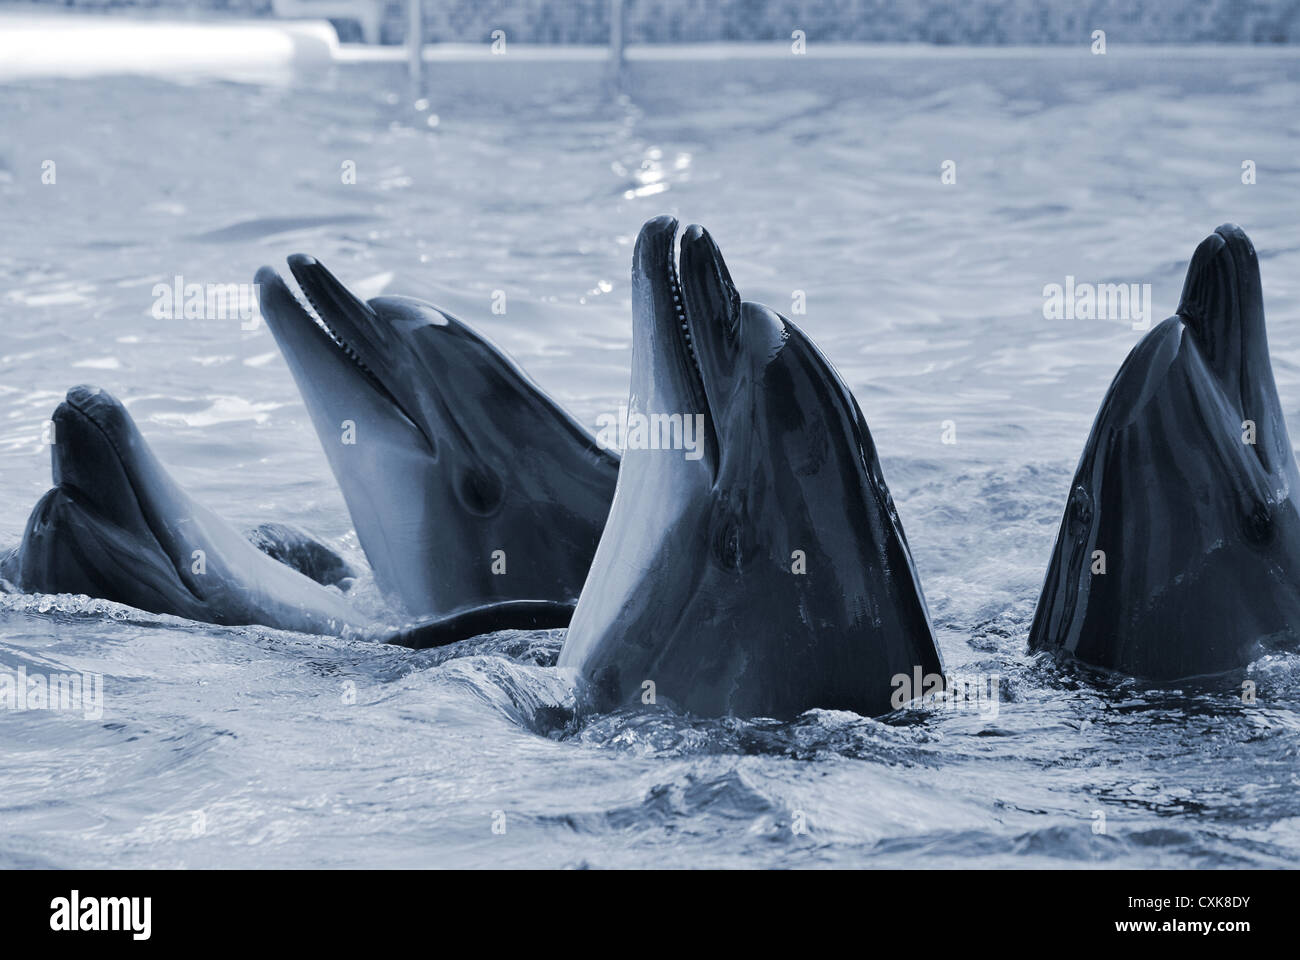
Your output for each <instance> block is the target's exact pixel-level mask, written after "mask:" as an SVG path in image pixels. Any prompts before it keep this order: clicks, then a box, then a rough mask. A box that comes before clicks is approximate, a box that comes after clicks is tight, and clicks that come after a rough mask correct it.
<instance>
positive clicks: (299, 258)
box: [257, 253, 433, 449]
mask: <svg viewBox="0 0 1300 960" xmlns="http://www.w3.org/2000/svg"><path fill="white" fill-rule="evenodd" d="M289 270H290V272H291V273H292V274H293V277H294V280H296V281H297V284H298V289H299V290H301V291H302V296H303V298H304V299H305V300H306V302H305V303H304V302H303V299H299V297H298V296H297V295H296V294H295V293H294V292H293V290H292V289H291V288H290V287H289V285H288V284H287V283H286V282H285V280H284V278H283V277H281V276H280V274H279V273H277V272H276V271H275V270H273V269H271V268H270V267H263V268H262V269H261V270H259V271H258V276H257V280H258V282H259V283H261V284H263V285H267V286H271V287H273V288H274V290H275V292H276V293H277V294H278V295H279V296H280V297H281V298H282V300H283V301H284V305H285V306H289V305H290V304H291V305H292V307H291V309H292V308H296V309H297V311H298V312H299V313H300V314H301V318H302V319H304V320H306V321H308V322H310V323H312V324H314V325H315V326H316V327H317V328H318V329H320V331H321V332H322V333H324V334H325V336H326V337H327V338H328V340H329V342H330V343H331V344H333V345H334V347H335V348H336V349H337V350H338V352H339V353H340V354H341V355H342V356H343V357H345V358H346V359H347V361H348V363H349V365H350V366H351V367H352V368H353V369H354V370H356V371H357V373H358V374H359V375H360V376H361V377H362V379H364V380H365V381H366V383H367V384H369V385H370V387H371V389H373V390H374V391H375V393H377V394H379V395H380V396H381V397H383V398H384V399H385V400H387V401H388V403H389V404H391V405H392V407H393V409H394V410H396V411H397V412H398V413H400V414H401V415H402V416H403V417H405V418H406V419H407V420H408V421H410V423H411V425H412V426H413V427H414V428H415V429H416V430H417V431H419V433H420V434H421V436H423V437H424V438H425V440H426V442H428V443H429V447H430V449H433V443H432V441H431V440H430V439H429V437H428V435H427V434H426V433H425V432H424V429H423V428H422V427H421V426H420V422H419V421H418V420H416V419H415V417H413V416H412V415H411V413H410V411H409V410H407V409H406V408H405V407H404V406H403V405H402V403H401V401H400V400H398V399H397V397H396V396H395V395H394V393H393V392H392V391H391V390H390V389H389V388H388V387H387V386H386V385H385V383H384V381H383V379H382V378H381V377H380V376H379V374H378V373H377V372H376V371H375V370H374V369H373V368H372V367H371V366H370V365H369V364H367V363H366V361H365V359H363V357H362V353H361V351H360V350H359V349H358V347H357V346H356V345H354V344H353V343H352V342H350V341H349V339H348V337H347V336H346V335H345V334H344V333H343V332H342V330H341V329H340V328H341V327H343V326H345V325H347V326H351V327H353V328H356V329H359V330H366V329H369V330H374V331H376V332H377V328H378V326H379V324H381V323H382V322H383V321H382V320H380V318H379V315H378V314H376V313H375V311H374V309H373V308H371V307H370V305H369V304H367V303H365V302H364V301H362V300H360V299H359V298H357V297H356V296H354V295H353V294H352V293H351V292H350V291H348V290H347V288H346V287H344V286H343V284H341V283H340V282H339V281H338V280H337V279H335V277H334V276H333V274H331V273H330V272H329V271H328V270H326V269H325V267H324V266H323V265H321V264H320V263H318V262H317V261H316V260H315V259H314V258H312V257H309V256H306V255H305V254H297V253H296V254H294V255H293V256H291V257H289ZM272 302H274V301H272ZM271 309H272V310H274V307H272V308H271ZM344 311H347V312H348V313H349V314H350V316H349V317H348V318H347V320H346V323H345V322H344V321H343V319H342V317H341V314H342V313H343V312H344Z"/></svg>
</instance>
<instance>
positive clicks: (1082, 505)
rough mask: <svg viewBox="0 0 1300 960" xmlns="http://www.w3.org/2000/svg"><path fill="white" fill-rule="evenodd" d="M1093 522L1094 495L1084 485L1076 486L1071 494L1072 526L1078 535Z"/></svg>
mask: <svg viewBox="0 0 1300 960" xmlns="http://www.w3.org/2000/svg"><path fill="white" fill-rule="evenodd" d="M1091 523H1092V497H1091V496H1089V495H1088V491H1087V490H1085V489H1084V488H1083V485H1082V484H1080V485H1079V486H1077V487H1075V488H1074V492H1073V493H1071V494H1070V527H1071V532H1072V533H1073V534H1075V535H1076V536H1077V535H1078V534H1080V533H1082V532H1083V530H1084V529H1085V528H1087V527H1088V526H1089V525H1090V524H1091Z"/></svg>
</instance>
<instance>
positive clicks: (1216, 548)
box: [1029, 223, 1300, 681]
mask: <svg viewBox="0 0 1300 960" xmlns="http://www.w3.org/2000/svg"><path fill="white" fill-rule="evenodd" d="M1298 494H1300V474H1297V471H1296V461H1295V456H1294V454H1293V453H1292V449H1291V440H1290V438H1289V437H1288V436H1287V429H1286V421H1285V418H1284V417H1283V415H1282V408H1281V404H1280V403H1279V402H1278V396H1277V387H1276V385H1275V384H1274V382H1273V369H1272V366H1271V364H1270V363H1269V353H1268V339H1267V337H1266V335H1265V332H1264V299H1263V288H1262V286H1261V283H1260V276H1259V258H1258V257H1257V256H1256V254H1255V248H1254V246H1253V245H1252V244H1251V242H1250V238H1249V237H1247V236H1246V234H1245V232H1244V231H1243V230H1242V229H1241V228H1240V227H1239V226H1237V225H1236V224H1231V223H1228V224H1224V225H1223V226H1220V227H1219V228H1217V229H1216V230H1215V231H1214V233H1212V234H1210V236H1208V237H1207V238H1206V239H1205V240H1203V241H1202V242H1201V244H1200V246H1198V247H1197V248H1196V252H1195V253H1194V254H1193V255H1192V259H1191V263H1190V265H1189V266H1188V268H1187V279H1186V281H1185V283H1184V285H1183V293H1182V298H1181V300H1180V302H1179V304H1178V310H1177V313H1176V314H1175V315H1174V316H1172V317H1170V318H1169V319H1167V320H1165V321H1163V322H1162V323H1160V324H1159V325H1158V326H1156V327H1155V328H1154V329H1153V330H1152V331H1151V332H1150V333H1148V334H1147V335H1146V336H1145V337H1143V338H1142V340H1141V341H1139V342H1138V344H1137V345H1136V346H1135V347H1134V348H1133V350H1132V352H1130V353H1129V355H1128V358H1127V359H1126V360H1125V361H1124V363H1123V365H1122V366H1121V367H1120V369H1119V372H1118V373H1117V374H1116V375H1115V379H1114V381H1113V382H1112V383H1111V385H1110V389H1109V390H1107V392H1106V396H1105V399H1103V400H1102V402H1101V409H1100V410H1099V411H1098V413H1097V418H1096V420H1095V421H1094V423H1093V425H1092V432H1091V433H1090V434H1089V436H1088V441H1087V443H1086V444H1085V445H1084V448H1083V455H1082V457H1080V459H1079V466H1078V469H1077V470H1076V472H1075V475H1074V480H1073V482H1072V483H1071V485H1070V494H1069V497H1068V499H1067V502H1066V506H1065V514H1064V517H1063V518H1062V520H1061V527H1060V531H1059V533H1058V534H1057V538H1056V545H1055V548H1054V549H1053V551H1052V560H1051V564H1050V566H1049V567H1048V570H1047V576H1046V578H1045V579H1044V582H1043V590H1042V594H1041V595H1040V597H1039V600H1038V607H1037V609H1036V610H1035V613H1034V621H1033V625H1032V627H1031V629H1030V633H1029V644H1030V647H1031V649H1035V650H1048V651H1052V652H1054V653H1056V654H1060V655H1067V656H1073V657H1075V658H1077V659H1078V660H1080V661H1083V662H1085V663H1088V664H1092V665H1094V666H1098V667H1103V668H1106V669H1109V670H1114V671H1117V672H1121V673H1126V674H1130V675H1133V676H1137V677H1141V678H1144V679H1148V680H1154V681H1171V680H1179V679H1184V678H1189V677H1195V676H1203V675H1210V674H1216V673H1223V672H1225V671H1229V670H1233V669H1237V668H1241V667H1244V666H1245V665H1246V664H1248V663H1250V662H1251V661H1252V660H1254V659H1256V658H1257V657H1259V656H1260V655H1261V654H1262V653H1264V652H1266V651H1267V650H1270V649H1274V648H1277V647H1282V646H1291V645H1294V643H1295V640H1296V635H1297V630H1298V629H1300V501H1298V500H1297V496H1298Z"/></svg>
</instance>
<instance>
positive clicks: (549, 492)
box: [256, 255, 618, 636]
mask: <svg viewBox="0 0 1300 960" xmlns="http://www.w3.org/2000/svg"><path fill="white" fill-rule="evenodd" d="M289 266H290V269H291V270H292V271H293V274H294V277H295V279H296V280H297V281H298V285H299V286H300V287H301V289H302V291H303V293H304V294H305V295H306V296H307V298H308V300H309V301H310V303H311V306H312V308H313V309H314V310H315V311H316V314H317V315H318V316H319V317H320V319H321V320H322V321H323V322H324V324H325V325H326V327H328V331H329V332H328V333H327V332H326V331H325V330H324V329H322V328H321V326H320V325H319V324H318V323H316V321H315V320H314V319H313V318H312V316H311V315H310V314H309V313H308V312H307V311H306V310H305V309H304V308H303V306H302V305H301V304H300V303H299V302H298V301H297V299H296V298H295V297H294V296H293V294H292V293H291V292H290V291H289V289H288V287H287V286H286V285H285V283H284V281H283V280H282V279H281V278H280V277H279V275H278V274H276V272H275V271H274V270H272V269H271V268H270V267H263V268H262V269H261V270H260V271H258V274H257V277H256V282H257V283H258V284H259V292H260V297H261V306H262V314H263V316H264V317H265V318H266V320H267V322H268V323H269V325H270V327H271V331H272V333H273V334H274V335H275V338H276V342H277V343H278V344H279V346H280V349H281V352H282V353H283V354H284V356H285V359H286V360H287V362H288V364H289V369H290V370H291V371H292V372H293V376H294V379H295V380H296V381H297V384H298V387H299V390H300V391H301V392H302V395H303V399H304V401H305V402H306V405H307V409H308V411H309V413H310V414H311V418H312V423H313V425H314V426H315V427H316V432H317V435H318V437H319V438H320V441H321V445H322V447H323V448H324V450H325V454H326V456H327V457H328V459H329V462H330V466H331V468H332V470H333V472H334V476H335V478H336V479H337V480H338V483H339V486H340V488H341V489H342V492H343V496H344V499H345V500H346V502H347V505H348V510H349V512H350V513H351V516H352V521H353V524H354V526H355V527H356V531H357V537H358V539H359V540H360V542H361V546H362V549H363V550H365V553H366V557H367V558H368V559H369V561H370V564H371V566H372V567H373V569H374V571H375V579H376V581H377V582H378V584H379V585H380V587H381V588H382V589H383V590H384V591H385V592H386V593H388V594H389V595H390V596H393V597H396V598H398V599H399V600H400V601H401V602H402V604H403V605H404V606H405V607H406V609H407V611H408V612H409V613H410V614H411V615H413V616H416V617H422V618H423V617H433V618H444V617H446V616H448V615H457V614H462V613H465V614H467V613H471V612H473V611H475V610H477V609H479V608H481V607H484V606H486V605H489V604H497V603H506V604H511V603H514V602H521V603H522V604H523V605H522V606H507V607H505V608H503V609H505V610H513V611H518V612H519V614H520V618H521V619H520V621H519V622H520V623H523V622H525V621H526V622H529V623H537V622H539V621H538V620H536V619H535V617H534V615H536V614H538V612H539V611H542V612H543V613H545V612H546V611H547V605H548V604H549V605H551V610H550V612H549V613H545V615H544V616H542V617H541V619H542V620H545V621H546V622H545V624H544V625H546V626H557V625H563V623H567V621H568V617H569V615H570V614H571V613H572V610H573V606H574V604H575V603H576V602H577V597H578V593H579V592H580V590H581V589H582V583H583V581H584V580H585V578H586V576H587V569H588V567H589V566H590V564H591V558H592V555H593V554H594V553H595V550H596V544H597V542H598V541H599V539H600V531H601V529H602V527H603V526H604V523H605V517H606V515H607V513H608V511H609V503H610V500H611V499H612V498H613V494H614V485H615V482H616V480H617V476H618V457H617V456H616V455H614V454H613V453H611V452H609V451H607V450H603V449H601V447H600V446H598V445H597V444H596V442H595V440H594V439H593V438H592V437H591V436H590V435H589V434H588V433H587V432H586V431H585V430H584V429H583V428H582V427H581V426H580V425H579V424H578V423H577V422H576V421H574V419H573V418H572V417H571V416H570V415H569V414H568V413H566V412H565V411H564V410H563V409H562V408H561V407H560V406H559V405H558V404H556V403H555V402H554V401H553V400H551V399H550V397H548V396H547V395H546V394H545V393H544V392H542V390H541V389H540V388H539V387H538V386H537V385H536V384H534V383H533V382H532V381H531V380H530V379H529V378H528V377H527V376H526V375H525V374H524V373H523V371H522V370H520V369H519V367H518V366H516V365H515V364H514V363H513V362H512V361H511V360H510V359H508V358H507V357H506V356H505V355H504V354H502V353H501V351H500V350H498V349H497V348H496V347H494V346H493V345H492V344H490V343H489V342H488V341H486V340H485V339H484V338H483V337H481V336H479V335H478V334H477V333H475V332H474V331H473V330H471V329H470V328H469V327H468V326H466V325H465V324H463V323H461V322H460V321H459V320H457V319H456V318H455V317H453V316H451V315H450V314H448V313H445V312H443V311H441V310H439V309H438V308H437V307H434V306H432V305H431V304H428V303H424V302H422V301H419V300H413V299H409V298H405V297H377V298H375V299H372V300H370V301H369V302H363V301H362V300H360V299H358V298H357V297H355V296H354V295H353V294H352V293H351V292H350V291H348V289H347V288H346V287H344V286H343V284H341V283H340V282H339V281H338V280H337V279H335V278H334V276H333V275H332V274H330V273H329V271H327V270H326V269H325V268H324V267H323V266H321V265H320V264H319V263H317V262H316V261H315V260H313V259H312V258H311V257H307V256H303V255H295V256H293V257H291V258H290V259H289ZM344 421H350V422H352V423H353V424H355V437H356V443H355V444H353V445H349V444H345V443H343V442H342V441H343V439H344V431H343V423H344ZM496 551H504V556H505V571H506V572H505V573H504V574H500V573H494V572H493V568H494V553H495V552H496ZM498 569H499V567H498ZM530 618H533V619H530ZM506 625H510V624H506ZM497 629H501V627H500V626H498V627H497ZM427 633H428V634H429V635H430V636H433V635H438V634H437V631H436V630H432V628H431V629H430V631H427Z"/></svg>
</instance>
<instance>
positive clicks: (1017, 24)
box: [15, 0, 1300, 44]
mask: <svg viewBox="0 0 1300 960" xmlns="http://www.w3.org/2000/svg"><path fill="white" fill-rule="evenodd" d="M22 5H23V4H15V6H22ZM35 5H37V6H41V7H47V8H54V9H77V10H99V11H107V12H128V11H133V12H138V11H153V12H165V13H168V14H172V15H175V14H179V13H187V12H191V13H203V14H210V15H215V16H239V17H301V16H313V15H314V16H321V17H326V18H328V19H330V20H331V21H332V22H334V23H335V24H336V26H337V27H338V30H339V35H340V38H341V39H343V40H348V41H351V40H363V39H364V40H365V41H366V42H369V43H401V42H403V41H404V40H405V39H406V37H407V33H408V23H409V20H408V14H407V4H406V3H405V2H404V0H44V2H41V0H38V2H37V3H36V4H35ZM422 5H423V10H424V17H423V22H424V39H425V40H426V41H429V42H432V43H448V42H452V43H477V42H480V41H487V40H488V39H489V37H490V35H491V33H492V31H493V30H498V29H500V30H505V31H506V32H507V33H508V35H509V36H510V37H511V39H515V40H518V41H519V42H520V43H582V44H592V43H604V42H606V40H607V39H608V37H609V28H610V19H611V3H610V0H423V4H422ZM622 7H623V16H624V18H625V28H624V29H625V30H626V34H627V40H628V42H630V43H703V42H715V41H723V40H748V41H761V40H783V39H786V38H788V37H789V34H790V30H791V29H792V26H791V25H792V24H793V25H796V26H797V27H799V28H800V29H803V30H805V31H808V32H809V33H810V34H816V35H817V36H818V37H819V38H821V39H822V40H823V41H829V42H835V41H838V42H841V43H843V42H901V41H919V42H923V43H978V44H1018V43H1072V42H1075V41H1076V40H1077V39H1078V37H1079V36H1080V34H1081V33H1082V34H1083V35H1086V34H1087V33H1088V32H1089V31H1090V30H1092V29H1093V28H1094V27H1095V26H1096V25H1098V24H1102V23H1105V24H1106V25H1107V27H1108V28H1110V29H1112V30H1114V31H1115V32H1116V33H1117V34H1119V35H1122V36H1123V37H1124V39H1126V40H1128V41H1130V42H1146V43H1202V42H1217V43H1294V42H1296V40H1297V37H1298V36H1300V2H1297V0H1168V2H1158V0H1145V2H1137V3H1134V2H1127V0H973V2H968V3H958V2H952V0H802V2H800V0H623V2H622Z"/></svg>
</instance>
